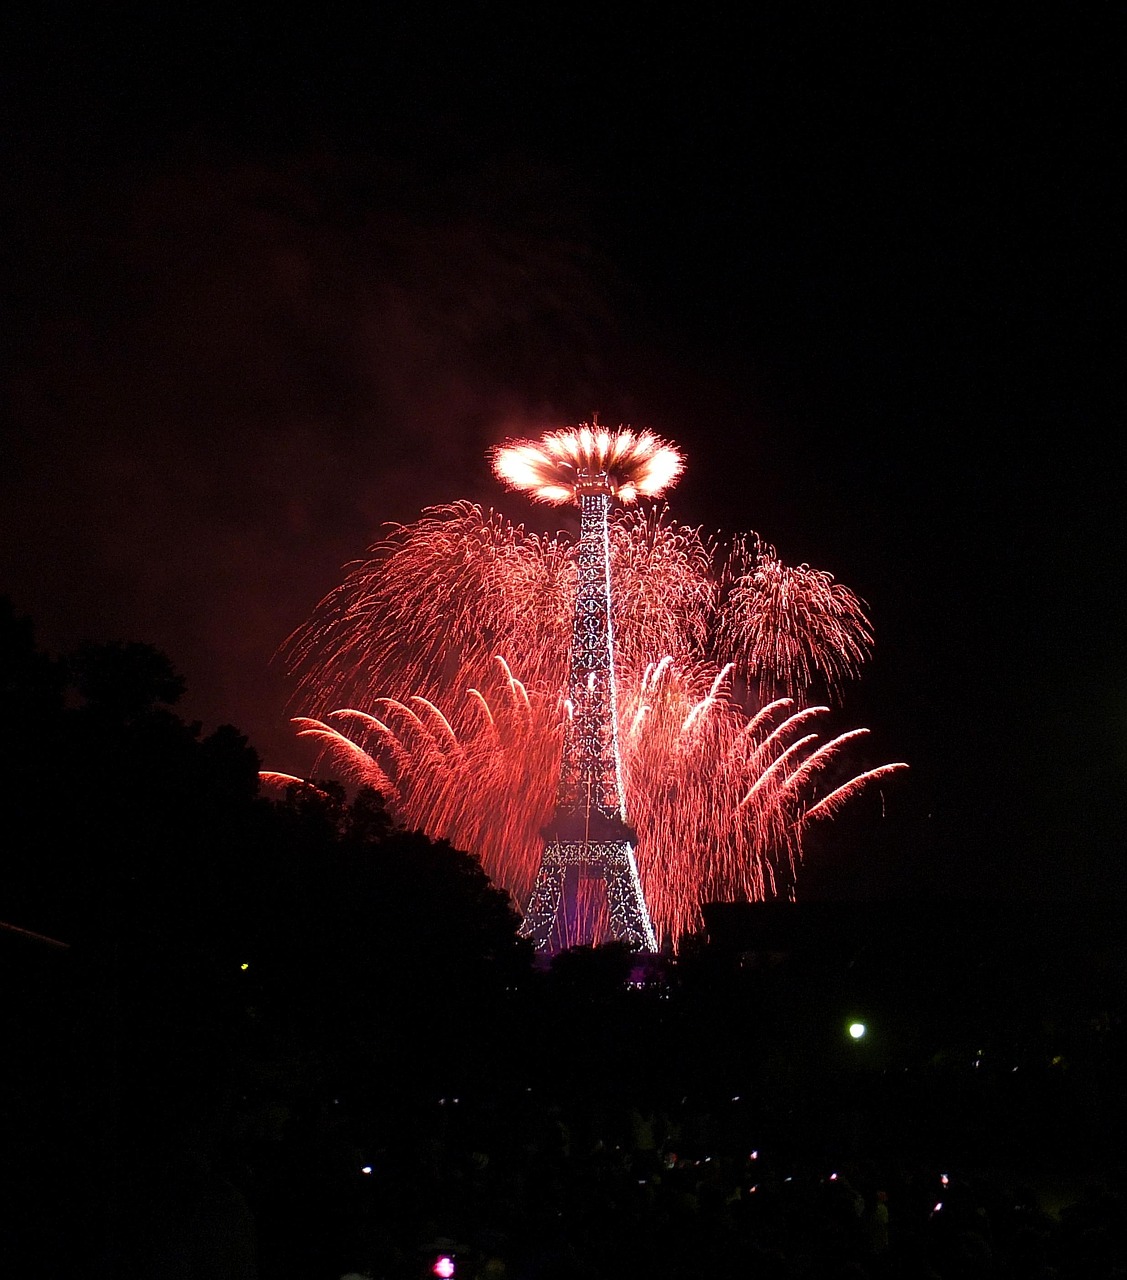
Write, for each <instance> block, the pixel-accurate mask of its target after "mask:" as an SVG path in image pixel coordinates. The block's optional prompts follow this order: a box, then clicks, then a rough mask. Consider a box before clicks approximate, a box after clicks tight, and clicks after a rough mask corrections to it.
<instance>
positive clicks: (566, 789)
mask: <svg viewBox="0 0 1127 1280" xmlns="http://www.w3.org/2000/svg"><path fill="white" fill-rule="evenodd" d="M576 490H577V494H576V496H577V498H578V502H579V508H580V513H581V524H580V540H579V557H578V560H579V564H578V569H579V572H578V583H577V587H576V594H575V611H574V614H573V619H572V634H571V661H570V669H569V674H568V701H569V704H570V709H571V715H570V717H569V720H568V724H567V729H566V732H565V737H564V748H563V758H562V761H561V765H560V779H559V787H558V790H557V793H556V807H555V812H554V814H553V816H552V819H551V821H550V822H549V823H548V825H547V826H546V827H545V828H544V851H543V853H542V855H541V859H540V867H539V870H538V872H537V875H536V882H535V885H534V886H533V890H532V896H531V898H530V900H529V904H528V908H527V910H526V911H525V918H524V926H523V932H524V934H525V935H526V936H527V937H529V938H531V939H532V941H533V943H534V945H535V946H536V949H537V950H539V951H552V950H556V949H558V948H559V947H561V946H563V945H568V944H570V943H572V942H576V941H578V942H593V941H597V939H593V938H590V937H579V938H576V937H569V936H568V931H567V925H566V921H567V920H568V918H569V917H570V918H574V915H575V909H576V901H577V896H578V892H579V885H580V881H581V880H585V879H586V880H601V881H602V882H603V884H604V886H605V889H606V899H607V914H608V918H609V932H610V936H611V938H612V939H614V940H616V941H622V942H627V943H630V944H631V945H633V946H635V947H637V948H639V949H640V950H644V951H656V950H657V942H656V939H655V937H654V931H653V925H652V924H651V923H650V915H649V911H648V909H647V907H646V900H645V897H644V895H643V893H642V885H641V881H640V880H639V878H638V867H637V863H636V862H635V859H634V849H635V847H636V845H637V836H636V835H635V833H634V832H633V831H632V830H631V828H630V826H629V825H628V823H627V820H626V799H625V793H624V791H623V785H622V761H621V757H620V754H619V747H618V700H617V693H616V689H615V678H614V635H613V627H612V623H611V581H610V530H609V514H610V499H611V483H610V481H609V480H608V477H607V476H606V475H601V474H599V475H596V474H587V475H581V476H580V477H579V479H578V482H577V484H576Z"/></svg>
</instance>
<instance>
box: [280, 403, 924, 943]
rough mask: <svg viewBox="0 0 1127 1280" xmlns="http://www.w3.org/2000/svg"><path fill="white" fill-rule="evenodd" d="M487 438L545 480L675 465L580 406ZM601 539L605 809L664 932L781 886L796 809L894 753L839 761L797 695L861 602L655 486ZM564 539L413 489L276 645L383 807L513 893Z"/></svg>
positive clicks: (826, 688) (565, 586)
mask: <svg viewBox="0 0 1127 1280" xmlns="http://www.w3.org/2000/svg"><path fill="white" fill-rule="evenodd" d="M491 456H492V461H493V466H494V470H495V471H496V473H497V474H498V476H499V477H501V479H502V480H503V481H504V482H505V483H506V484H507V485H509V486H510V487H512V488H515V489H520V490H523V491H525V492H527V493H529V494H530V495H531V496H533V497H534V498H537V499H539V500H541V501H545V502H549V503H564V502H577V501H579V500H580V498H582V497H583V495H584V494H586V493H594V492H602V493H606V494H613V495H615V496H617V498H618V499H619V500H620V501H622V502H632V501H633V500H634V499H636V498H637V497H639V496H652V495H653V494H656V493H660V492H661V491H662V490H663V489H665V488H666V487H668V486H669V485H670V484H672V483H673V482H674V481H675V479H676V478H677V476H678V475H679V474H680V471H681V468H682V460H681V456H680V454H679V452H678V451H677V450H676V449H675V448H674V447H673V446H672V445H669V444H667V443H666V442H664V441H662V440H660V439H658V437H656V436H654V435H652V434H649V433H646V432H641V433H636V432H632V431H628V430H625V429H620V430H618V431H613V432H612V431H608V430H606V429H604V428H601V427H598V426H587V425H584V426H582V427H578V428H574V429H571V430H568V431H560V432H553V433H549V434H547V435H544V436H542V437H541V438H540V439H539V440H535V441H510V442H508V443H506V444H505V445H503V446H500V447H499V448H497V449H496V450H494V451H493V453H492V455H491ZM608 547H609V564H610V577H611V581H612V583H613V592H612V615H613V628H614V635H615V644H616V652H615V661H616V665H617V668H618V703H617V715H618V733H619V741H620V744H621V755H622V770H623V779H624V784H625V791H626V797H627V809H628V814H629V819H630V825H631V827H632V828H635V829H636V831H637V835H638V843H637V849H636V856H637V865H638V873H639V876H640V879H641V883H642V887H643V890H644V894H645V900H646V903H647V904H648V907H649V911H650V915H651V918H652V921H653V924H654V927H655V929H656V930H657V932H658V934H659V935H661V936H662V937H664V938H665V939H669V940H673V941H674V942H675V941H676V940H677V939H678V938H680V937H681V936H683V935H684V934H685V933H686V932H687V931H689V930H691V929H693V928H696V927H698V926H699V922H700V914H699V908H700V903H701V902H702V901H705V900H709V899H721V900H723V899H751V900H757V899H762V898H765V897H770V896H773V895H777V894H780V893H788V892H790V891H791V889H792V887H793V884H794V880H795V875H796V872H797V869H798V865H799V863H800V861H801V857H802V841H803V832H804V830H805V829H806V828H807V827H808V825H809V824H810V823H811V822H813V821H816V820H817V819H820V818H825V817H830V816H831V815H832V814H833V813H835V812H836V811H837V810H838V809H840V808H841V806H842V805H844V804H846V803H848V802H849V801H850V800H851V799H852V798H853V797H855V796H856V795H857V794H858V793H859V792H861V791H862V790H864V788H865V787H866V786H869V785H871V784H873V783H875V782H877V781H879V780H880V779H883V778H885V777H886V776H888V775H889V774H890V773H893V772H895V771H897V770H900V769H903V768H905V767H906V766H905V765H903V764H888V765H881V766H879V767H877V768H871V769H867V770H865V771H863V772H860V773H856V774H854V775H849V773H848V771H847V770H846V771H845V772H843V759H842V757H843V756H844V755H845V754H847V752H848V749H849V748H850V747H851V745H852V744H854V743H856V742H857V740H858V739H859V738H861V737H862V736H863V735H864V734H865V733H866V732H867V731H866V730H863V729H855V730H850V731H848V732H845V733H840V734H837V735H836V736H832V735H828V734H827V733H826V732H825V726H826V723H827V720H828V717H829V716H830V714H831V713H830V711H829V708H828V707H827V706H821V705H804V704H806V703H808V702H810V701H812V699H811V694H812V692H813V691H814V690H815V689H820V690H822V691H823V696H826V697H828V698H830V699H836V698H837V697H839V696H840V692H841V689H842V686H843V684H844V683H845V681H846V680H847V679H849V678H852V677H854V676H856V675H857V673H858V670H859V669H860V667H861V666H862V664H863V663H864V661H865V660H866V659H867V657H868V656H869V654H870V652H871V649H872V628H871V626H870V624H869V621H868V618H867V617H866V615H865V611H864V607H863V605H862V603H861V602H860V601H859V600H858V599H857V597H856V596H854V595H853V594H852V592H850V591H849V590H848V588H846V587H844V586H842V585H841V584H838V583H836V582H834V580H833V578H832V577H831V576H830V575H829V574H828V573H825V572H823V571H820V570H814V569H811V568H810V567H809V566H807V565H800V566H797V567H791V566H787V565H786V564H784V563H783V562H782V561H781V560H780V559H779V557H778V555H777V553H776V552H775V549H774V548H773V547H770V546H767V545H766V544H763V543H761V542H760V541H759V539H758V537H757V536H756V535H746V536H744V537H742V538H738V539H736V541H735V542H734V543H733V544H732V545H731V546H729V547H726V548H725V547H723V546H719V545H716V544H713V543H711V542H709V541H707V540H706V539H705V538H703V537H702V535H701V532H700V530H699V529H693V528H689V527H687V526H683V525H678V524H676V523H675V522H674V521H672V520H671V519H670V517H669V515H668V512H667V511H665V510H664V509H653V508H651V509H649V510H646V511H642V510H637V509H633V508H631V509H629V510H626V511H623V512H619V513H617V514H616V515H615V516H614V517H613V519H612V521H611V523H610V528H609V538H608ZM576 557H577V544H576V543H575V542H574V541H572V540H570V539H568V538H567V537H565V536H564V535H562V534H561V535H556V536H554V537H552V536H547V535H543V534H536V533H530V532H528V531H526V530H525V528H524V527H523V526H521V525H513V524H511V523H509V522H508V521H507V520H506V519H505V518H504V517H503V516H501V515H499V514H497V513H496V512H493V511H487V510H483V509H482V508H480V507H478V506H475V505H473V504H470V503H468V502H458V503H454V504H451V505H449V506H444V507H435V508H430V509H428V510H427V511H425V512H424V513H423V515H422V516H421V517H420V519H419V520H417V521H415V522H414V523H412V524H407V525H396V526H391V527H390V528H389V532H388V534H387V536H386V537H385V538H384V540H383V541H382V542H380V543H378V544H377V545H376V546H375V547H373V548H372V552H371V556H370V558H369V559H367V560H365V561H362V562H359V563H357V564H355V565H353V566H351V567H350V571H349V573H348V575H347V576H346V578H345V580H344V582H343V583H342V584H341V586H340V587H339V588H337V589H336V590H335V591H334V592H332V593H331V594H330V595H329V596H328V597H326V599H325V600H324V601H322V603H321V605H320V606H319V607H318V609H317V611H316V612H315V614H314V616H313V617H312V618H311V619H310V621H309V622H308V623H307V624H306V625H305V626H304V627H302V628H301V629H299V631H298V632H297V633H295V635H294V636H293V637H291V639H290V642H289V644H288V646H287V650H286V652H287V658H288V661H289V664H290V667H291V671H292V672H293V673H294V674H296V675H298V676H299V678H300V684H299V697H301V698H302V700H303V702H304V704H305V706H306V708H307V709H308V710H309V711H310V712H311V714H310V715H307V716H304V717H300V718H299V719H298V720H297V721H296V724H297V726H298V732H299V735H300V736H302V737H305V738H307V739H310V740H313V741H315V742H317V743H319V744H320V746H321V747H322V748H323V750H324V753H325V756H326V758H327V759H328V760H329V761H331V763H332V766H333V768H334V769H335V770H336V771H337V773H338V774H339V775H340V776H341V777H342V778H343V779H346V780H347V781H349V782H352V783H355V784H364V785H369V786H372V787H374V788H376V789H377V790H379V791H381V792H383V793H384V794H385V795H387V796H388V797H389V799H390V801H391V803H392V806H393V809H394V810H395V812H396V813H397V815H398V816H399V818H400V820H401V821H403V822H404V823H405V824H407V825H409V826H412V827H416V828H419V829H421V830H424V831H426V832H427V834H428V835H430V836H432V837H433V838H436V839H439V838H441V839H445V840H448V841H449V842H450V843H451V844H454V845H455V846H457V847H461V848H465V849H469V850H472V851H473V852H475V853H478V854H479V855H480V856H481V858H482V861H483V864H484V866H485V868H486V870H487V871H488V872H489V874H490V875H491V876H492V877H493V878H494V880H495V881H497V882H498V883H500V884H502V885H504V886H505V887H506V888H507V889H508V890H509V891H510V892H511V893H512V894H513V896H514V898H515V899H516V900H517V901H518V903H520V904H522V905H523V904H525V903H526V902H527V900H528V895H529V893H530V891H531V888H532V884H533V880H534V878H535V876H536V872H537V867H538V865H539V861H540V857H541V852H542V850H543V848H544V836H543V830H544V828H545V825H546V824H547V822H548V820H549V818H550V817H551V816H552V813H553V806H554V804H555V801H556V785H557V780H558V778H559V772H560V761H561V754H562V751H563V744H564V741H565V736H566V727H567V724H568V717H569V715H570V711H571V708H570V706H569V704H568V702H567V698H566V690H567V684H568V668H569V645H570V638H571V615H572V609H573V602H574V599H575V591H576V581H577V566H576ZM499 655H503V656H499ZM843 777H845V779H846V780H845V781H842V778H843ZM596 909H597V908H596ZM596 936H597V935H596Z"/></svg>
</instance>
